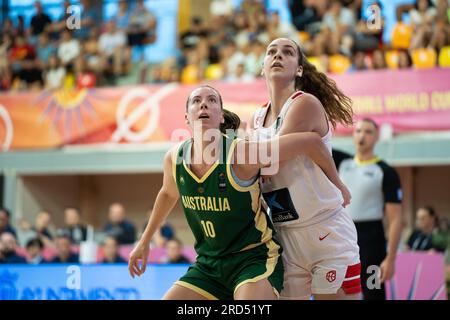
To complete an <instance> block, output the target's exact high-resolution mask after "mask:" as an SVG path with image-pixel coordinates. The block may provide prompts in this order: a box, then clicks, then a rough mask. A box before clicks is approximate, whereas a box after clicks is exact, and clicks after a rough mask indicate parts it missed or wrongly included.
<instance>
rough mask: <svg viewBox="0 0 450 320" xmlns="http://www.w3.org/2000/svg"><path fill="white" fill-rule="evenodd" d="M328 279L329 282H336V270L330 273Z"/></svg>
mask: <svg viewBox="0 0 450 320" xmlns="http://www.w3.org/2000/svg"><path fill="white" fill-rule="evenodd" d="M326 278H327V280H328V282H333V281H334V280H336V270H331V271H328V272H327V275H326Z"/></svg>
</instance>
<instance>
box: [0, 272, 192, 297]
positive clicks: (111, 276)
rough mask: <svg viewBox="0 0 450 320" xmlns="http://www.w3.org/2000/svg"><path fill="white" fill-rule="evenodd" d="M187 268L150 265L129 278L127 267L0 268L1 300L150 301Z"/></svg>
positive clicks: (160, 294) (161, 294)
mask: <svg viewBox="0 0 450 320" xmlns="http://www.w3.org/2000/svg"><path fill="white" fill-rule="evenodd" d="M187 268H188V265H149V266H147V271H146V272H145V273H144V275H142V276H141V277H140V278H138V277H135V278H134V279H132V278H131V277H130V275H129V273H128V266H127V265H126V264H121V265H119V264H115V265H65V264H45V265H39V266H30V265H0V300H152V299H161V298H162V296H163V295H164V293H165V292H166V291H167V290H168V289H169V288H170V287H171V286H172V284H173V283H174V282H175V281H176V280H178V279H179V278H180V277H181V276H182V275H183V274H184V273H185V272H186V271H187Z"/></svg>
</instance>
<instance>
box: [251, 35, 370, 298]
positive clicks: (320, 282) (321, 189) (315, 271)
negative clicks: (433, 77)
mask: <svg viewBox="0 0 450 320" xmlns="http://www.w3.org/2000/svg"><path fill="white" fill-rule="evenodd" d="M263 75H264V76H265V78H266V82H267V86H268V90H269V95H270V102H268V103H267V104H266V105H264V106H263V107H262V108H260V109H258V110H257V111H256V113H255V114H254V117H253V123H252V125H253V127H252V129H254V130H255V131H254V133H256V134H257V135H258V136H259V138H260V139H268V138H270V137H273V136H275V135H284V134H287V133H291V132H307V131H311V132H317V133H318V134H320V136H321V137H322V141H323V142H324V143H325V144H326V145H327V147H328V149H329V151H330V153H331V128H330V127H329V125H328V121H330V122H331V123H332V125H333V126H334V125H335V124H336V123H337V122H340V123H343V124H347V125H348V124H351V123H352V109H351V100H350V99H349V98H348V97H347V96H345V95H344V94H343V93H342V92H341V91H339V89H338V88H337V87H336V84H335V83H334V82H333V81H332V80H331V79H329V78H327V76H326V75H325V74H323V73H320V72H318V71H317V70H316V68H315V67H314V66H313V65H312V64H310V63H309V62H308V61H307V59H306V58H305V56H304V55H303V53H302V51H301V49H300V47H299V46H298V45H297V44H296V43H295V42H294V41H292V40H289V39H284V38H280V39H276V40H274V41H272V42H271V43H270V44H269V46H268V48H267V52H266V57H265V60H264V66H263ZM261 188H262V191H263V195H264V199H265V201H266V203H267V205H268V207H269V209H270V211H271V216H272V220H273V222H274V225H275V228H276V229H277V232H278V235H279V240H280V241H281V243H282V245H283V247H284V249H285V252H284V253H283V260H284V264H285V279H284V290H283V291H282V292H281V298H284V299H308V298H309V297H310V295H311V294H312V295H314V298H315V299H359V298H360V292H361V282H360V272H361V266H360V260H359V248H358V244H357V233H356V229H355V225H354V223H353V221H352V219H351V217H350V216H349V215H348V214H347V213H346V212H345V211H344V208H343V206H345V205H347V204H348V203H349V201H350V194H349V192H348V190H347V188H346V187H345V185H344V184H343V183H342V182H341V181H340V180H339V178H338V179H337V180H336V179H333V180H332V181H330V179H329V178H328V177H327V176H326V175H325V174H324V172H323V171H322V170H321V169H320V168H319V167H318V166H317V165H316V164H314V162H312V161H311V159H310V158H308V157H305V156H299V157H297V158H296V159H294V160H290V161H288V162H285V163H283V164H281V165H280V169H279V171H278V173H277V174H276V175H274V176H267V177H262V178H261Z"/></svg>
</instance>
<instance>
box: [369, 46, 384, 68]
mask: <svg viewBox="0 0 450 320" xmlns="http://www.w3.org/2000/svg"><path fill="white" fill-rule="evenodd" d="M386 67H387V65H386V59H385V58H384V53H383V51H381V50H375V51H374V52H373V55H372V68H373V69H374V70H381V69H386Z"/></svg>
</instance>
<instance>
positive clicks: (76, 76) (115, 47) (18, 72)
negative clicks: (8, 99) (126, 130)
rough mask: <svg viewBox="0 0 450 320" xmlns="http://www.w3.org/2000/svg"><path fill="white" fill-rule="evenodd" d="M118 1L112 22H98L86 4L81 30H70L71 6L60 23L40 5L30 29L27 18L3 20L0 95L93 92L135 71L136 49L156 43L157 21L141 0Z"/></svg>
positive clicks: (91, 3) (83, 4) (86, 0)
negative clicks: (131, 0)
mask: <svg viewBox="0 0 450 320" xmlns="http://www.w3.org/2000/svg"><path fill="white" fill-rule="evenodd" d="M128 2H129V1H120V2H119V11H118V13H117V15H116V17H114V18H113V19H110V20H109V21H104V22H102V20H101V19H100V17H99V12H98V8H94V1H92V0H81V1H80V4H81V7H82V11H81V15H80V24H79V26H80V28H78V27H77V26H72V25H70V24H71V23H75V20H74V19H71V18H70V17H71V16H70V13H71V12H72V11H71V10H69V7H70V6H71V3H70V1H67V0H66V1H64V15H63V16H62V17H61V18H60V19H59V20H57V21H51V18H50V16H49V15H48V14H47V13H45V12H44V11H43V7H42V4H41V3H40V2H39V1H36V3H35V10H36V14H35V15H34V16H33V17H32V18H31V22H30V25H29V27H28V28H25V27H24V19H23V17H22V16H19V17H18V21H17V23H14V22H13V21H12V20H11V19H10V18H7V19H5V20H4V21H3V25H2V28H1V32H0V36H1V38H0V90H15V91H18V90H29V89H31V90H32V89H36V90H41V89H59V88H89V87H94V86H102V85H114V84H115V83H116V80H117V79H118V78H119V77H121V76H124V75H126V74H127V73H128V72H129V70H130V68H131V48H132V47H142V46H145V45H147V44H150V43H153V42H154V41H155V39H156V35H155V28H156V19H155V17H154V15H153V14H152V13H151V12H150V11H149V10H148V9H147V8H146V7H145V5H144V1H143V0H137V1H136V4H135V6H134V7H133V8H129V6H128Z"/></svg>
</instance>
